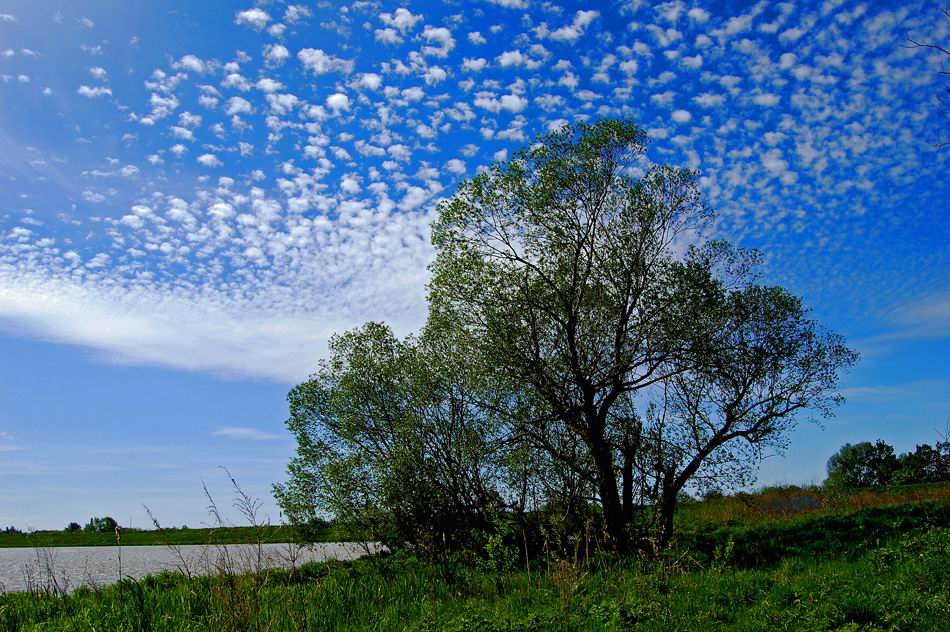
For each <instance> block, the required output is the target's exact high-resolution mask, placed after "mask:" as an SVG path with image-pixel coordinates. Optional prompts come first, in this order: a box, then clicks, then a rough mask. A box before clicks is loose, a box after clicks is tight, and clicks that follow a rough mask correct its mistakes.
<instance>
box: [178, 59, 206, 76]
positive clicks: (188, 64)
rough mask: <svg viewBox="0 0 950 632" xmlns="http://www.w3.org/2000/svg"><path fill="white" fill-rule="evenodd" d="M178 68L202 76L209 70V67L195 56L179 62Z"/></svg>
mask: <svg viewBox="0 0 950 632" xmlns="http://www.w3.org/2000/svg"><path fill="white" fill-rule="evenodd" d="M178 66H180V67H181V68H182V69H184V70H190V71H192V72H197V73H198V74H200V75H203V74H204V73H205V71H206V70H207V66H206V64H205V62H204V61H202V60H201V59H199V58H198V57H196V56H195V55H185V56H184V57H182V58H181V59H179V60H178Z"/></svg>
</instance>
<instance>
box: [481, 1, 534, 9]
mask: <svg viewBox="0 0 950 632" xmlns="http://www.w3.org/2000/svg"><path fill="white" fill-rule="evenodd" d="M488 1H489V2H491V3H492V4H497V5H498V6H500V7H505V8H506V9H527V8H528V0H488Z"/></svg>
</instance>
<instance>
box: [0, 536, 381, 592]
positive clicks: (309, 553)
mask: <svg viewBox="0 0 950 632" xmlns="http://www.w3.org/2000/svg"><path fill="white" fill-rule="evenodd" d="M367 550H368V551H369V552H375V551H378V550H380V547H379V546H378V545H373V544H367V545H363V544H358V543H354V542H341V543H331V544H315V545H313V546H312V547H310V548H306V547H299V546H297V545H293V544H264V545H262V546H261V548H260V549H258V548H257V547H256V546H254V545H249V544H229V545H227V546H224V545H219V546H209V545H183V546H179V547H175V548H171V547H167V546H123V547H118V546H70V547H49V548H0V592H15V591H20V590H29V589H38V590H49V591H55V592H68V591H70V590H74V589H76V588H77V587H79V586H83V585H84V586H103V585H105V584H111V583H113V582H116V581H118V580H119V578H120V577H122V578H126V577H132V578H134V579H141V578H142V577H145V576H146V575H153V574H156V573H159V572H161V571H181V572H188V573H190V574H192V575H211V574H214V573H216V572H218V571H219V570H220V569H222V568H230V569H231V570H232V571H233V572H251V571H254V570H257V569H262V568H278V567H282V568H290V567H292V566H299V565H300V564H304V563H306V562H323V561H326V560H351V559H354V558H357V557H360V556H361V555H365V554H366V552H367ZM120 554H121V557H120ZM120 564H121V572H120Z"/></svg>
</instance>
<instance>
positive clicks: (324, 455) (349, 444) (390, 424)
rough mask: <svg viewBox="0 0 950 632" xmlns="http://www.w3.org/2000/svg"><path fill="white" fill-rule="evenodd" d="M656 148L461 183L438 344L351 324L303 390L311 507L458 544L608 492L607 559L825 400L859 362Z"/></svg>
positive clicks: (639, 135)
mask: <svg viewBox="0 0 950 632" xmlns="http://www.w3.org/2000/svg"><path fill="white" fill-rule="evenodd" d="M646 140H647V139H646V135H645V134H644V132H643V131H642V130H641V129H640V128H639V127H637V126H636V125H633V124H632V123H629V122H625V121H616V120H605V121H600V122H597V123H594V124H591V125H585V124H582V125H576V126H567V127H564V128H562V129H561V130H560V131H557V132H554V133H552V134H549V135H547V136H544V137H542V138H541V139H539V141H538V142H537V143H536V144H535V145H533V146H531V147H529V148H527V149H524V150H522V151H520V152H518V153H516V154H515V155H514V156H513V158H512V159H511V160H509V161H507V162H506V163H503V164H495V165H493V166H492V167H491V168H490V169H489V170H487V171H486V172H484V173H481V174H479V175H477V176H475V177H474V178H472V179H470V180H467V181H464V182H462V183H461V184H460V185H459V187H458V189H457V191H456V192H455V194H454V195H453V196H452V198H451V199H449V200H447V201H446V202H444V203H443V204H442V205H441V206H440V208H439V217H438V219H437V220H436V222H435V224H434V225H433V243H434V245H435V248H436V259H435V261H434V263H433V264H432V268H431V271H432V281H431V284H430V287H429V290H430V293H429V303H430V314H429V320H428V322H427V324H426V326H425V328H424V329H423V332H422V333H421V334H420V336H419V337H418V338H409V339H407V340H403V341H400V340H397V339H396V338H395V337H394V336H393V335H392V332H391V331H389V330H388V329H387V328H385V327H384V326H381V325H374V324H370V325H367V326H366V327H364V328H361V329H358V330H354V331H352V332H348V333H346V334H344V335H342V336H340V337H338V338H336V339H334V341H333V343H332V344H331V353H330V357H329V359H328V360H327V361H325V362H324V363H323V364H322V365H321V368H320V370H319V371H318V372H317V373H316V374H315V375H314V376H312V378H311V379H310V380H309V381H308V382H306V383H304V384H302V385H300V386H298V387H297V388H295V389H294V391H292V392H291V395H290V401H291V419H290V421H289V425H290V428H291V430H292V431H293V432H294V433H295V434H296V435H297V439H298V443H299V445H300V447H299V450H298V457H297V458H295V459H294V460H293V461H292V462H291V466H290V473H291V477H290V480H289V481H288V483H287V484H286V485H284V486H279V487H278V488H277V492H278V499H279V500H280V502H281V505H282V506H283V507H284V509H285V511H287V512H288V514H289V515H290V516H291V517H292V518H293V519H294V520H296V521H298V522H301V521H306V520H307V519H308V518H313V517H314V516H315V515H316V513H317V512H318V510H321V511H324V512H327V513H329V514H331V515H332V516H333V517H335V518H337V519H344V520H346V519H352V518H360V517H366V516H369V517H371V518H372V520H370V521H369V524H375V525H387V526H386V529H384V531H386V532H387V534H386V535H383V534H379V536H378V537H385V538H387V539H388V540H390V541H393V542H402V541H417V542H425V541H426V540H429V541H431V540H432V539H434V538H442V539H443V541H445V542H446V543H447V544H450V545H456V544H464V542H465V541H466V535H465V534H466V532H467V531H470V530H471V529H473V528H474V529H481V528H485V527H486V526H488V524H489V523H490V521H491V517H492V516H493V514H494V513H495V512H498V511H503V512H513V513H514V514H515V515H519V514H520V515H524V512H526V511H530V510H533V509H541V508H542V507H545V506H546V507H557V508H558V510H559V511H562V512H563V514H564V515H571V514H573V515H574V516H580V515H585V514H586V515H588V516H589V515H590V511H589V510H590V507H591V501H593V504H594V505H596V506H597V507H598V509H599V514H600V516H601V518H602V520H603V523H604V526H605V529H606V533H607V541H608V542H609V544H610V546H611V547H612V548H613V549H615V550H618V551H622V550H625V549H627V548H628V547H629V546H630V545H631V544H633V543H636V544H639V545H642V544H645V543H646V537H645V536H646V532H645V531H644V529H646V528H647V527H648V526H649V524H648V523H647V521H649V520H652V521H653V523H652V527H653V529H652V538H651V539H652V541H653V544H654V546H655V547H662V546H665V544H666V543H667V542H668V540H669V537H670V534H671V530H672V515H673V511H674V509H675V501H676V498H677V496H678V495H679V493H680V492H681V491H683V490H684V489H685V488H686V487H687V486H688V485H690V484H692V483H694V482H696V481H702V480H711V481H714V482H718V483H719V484H724V483H727V482H730V481H734V480H738V479H739V478H741V477H742V476H743V475H744V474H747V473H748V472H750V471H751V467H752V466H754V464H755V463H756V460H757V458H758V457H759V456H760V454H761V453H762V450H763V449H766V448H770V447H781V445H782V440H783V438H784V437H785V436H786V434H787V431H788V429H789V428H790V427H791V426H792V424H793V422H794V419H795V416H796V414H797V413H798V412H799V411H801V410H805V409H812V410H817V411H819V412H822V413H828V412H830V410H831V408H832V406H833V405H834V404H835V403H836V402H837V401H838V398H837V396H836V391H835V389H836V380H837V374H838V371H839V370H840V369H841V368H842V367H846V366H847V365H849V364H851V363H852V362H853V361H854V359H855V356H854V354H853V353H852V352H851V351H849V350H848V349H847V348H846V347H845V346H844V344H843V341H842V340H841V339H840V337H838V336H836V335H834V334H832V333H830V332H827V331H825V330H824V329H822V328H821V326H820V325H819V324H818V323H816V322H814V321H813V320H811V319H809V318H808V315H807V310H805V309H804V308H803V307H802V304H801V301H800V300H799V299H797V298H796V297H794V296H791V295H790V294H789V293H788V292H786V291H784V290H783V289H781V288H775V287H762V286H759V285H757V284H756V283H755V277H754V274H753V268H754V265H755V263H756V260H757V255H756V254H755V253H754V252H746V251H743V250H739V249H736V248H733V247H731V246H730V245H728V244H727V243H725V242H722V241H711V240H709V239H707V238H705V237H704V231H705V228H706V223H707V221H708V220H709V218H710V212H709V210H708V208H707V206H706V204H705V203H704V202H703V199H702V195H701V193H700V190H699V186H698V177H697V174H696V173H694V172H691V171H688V170H685V169H678V168H673V167H665V166H657V165H650V163H649V161H647V160H646V158H645V150H646ZM647 505H653V507H654V508H655V509H654V510H653V511H645V510H644V507H645V506H647ZM639 519H642V520H639ZM357 522H359V520H357ZM363 524H366V521H363ZM638 527H639V528H638ZM634 532H636V535H637V537H638V539H635V538H632V537H631V534H632V533H634Z"/></svg>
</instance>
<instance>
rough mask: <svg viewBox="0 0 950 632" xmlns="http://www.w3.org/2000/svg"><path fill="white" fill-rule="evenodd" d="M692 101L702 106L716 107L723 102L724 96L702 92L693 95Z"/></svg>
mask: <svg viewBox="0 0 950 632" xmlns="http://www.w3.org/2000/svg"><path fill="white" fill-rule="evenodd" d="M693 101H695V102H696V104H697V105H699V106H701V107H704V108H717V107H719V106H720V105H722V104H723V103H725V101H726V97H724V96H723V95H721V94H713V93H712V92H703V93H702V94H698V95H696V96H695V97H693Z"/></svg>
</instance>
